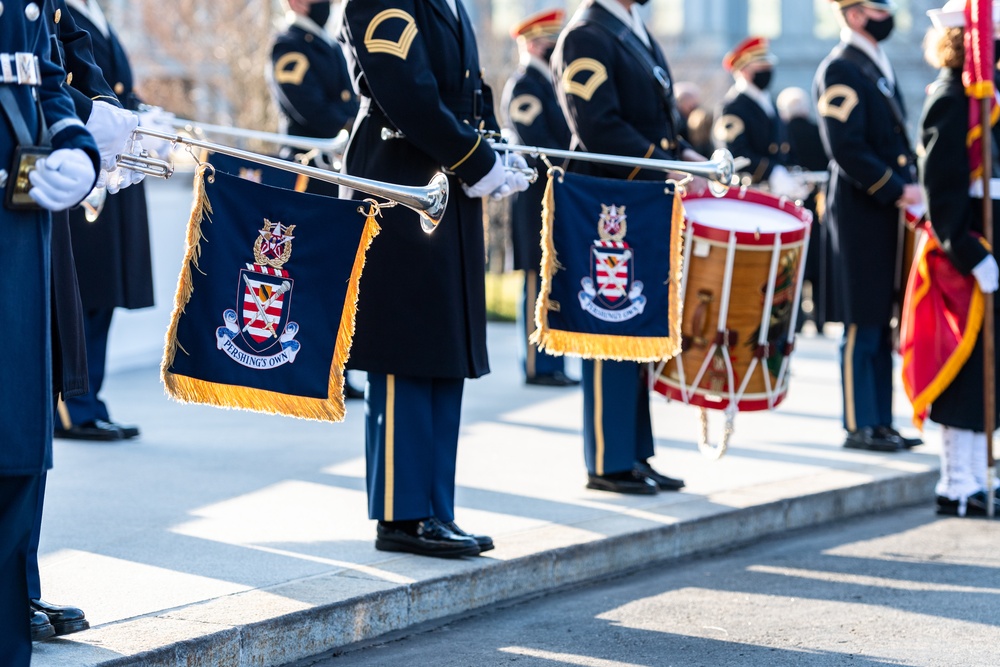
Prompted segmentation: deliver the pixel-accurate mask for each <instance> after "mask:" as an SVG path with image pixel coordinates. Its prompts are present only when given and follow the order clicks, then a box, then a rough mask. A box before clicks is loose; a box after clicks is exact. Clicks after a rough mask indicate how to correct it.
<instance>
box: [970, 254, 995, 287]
mask: <svg viewBox="0 0 1000 667" xmlns="http://www.w3.org/2000/svg"><path fill="white" fill-rule="evenodd" d="M972 275H973V276H975V278H976V282H977V283H979V289H981V290H982V291H983V294H993V292H996V291H997V287H1000V267H998V266H997V261H996V259H994V258H993V255H986V257H984V258H983V261H981V262H979V264H976V265H975V266H974V267H973V268H972Z"/></svg>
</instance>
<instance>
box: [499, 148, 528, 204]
mask: <svg viewBox="0 0 1000 667" xmlns="http://www.w3.org/2000/svg"><path fill="white" fill-rule="evenodd" d="M503 162H504V169H505V172H506V173H505V174H504V182H503V185H501V186H500V187H498V188H497V189H496V190H494V191H493V192H491V193H490V196H491V197H493V199H496V200H498V201H499V200H500V199H503V198H504V197H507V196H510V195H512V194H514V193H515V192H524V191H525V190H527V189H528V186H529V185H531V183H529V182H528V177H527V176H525V175H524V173H523V172H522V171H521V170H522V169H527V168H528V163H527V162H525V161H524V158H523V157H521V156H520V155H518V154H517V153H506V154H505V159H504V160H503Z"/></svg>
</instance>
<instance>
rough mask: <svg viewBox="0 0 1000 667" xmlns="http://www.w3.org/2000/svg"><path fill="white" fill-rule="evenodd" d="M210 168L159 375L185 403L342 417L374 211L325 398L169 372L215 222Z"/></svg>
mask: <svg viewBox="0 0 1000 667" xmlns="http://www.w3.org/2000/svg"><path fill="white" fill-rule="evenodd" d="M208 169H211V167H208ZM205 170H206V167H201V168H199V169H198V171H197V173H196V174H195V195H194V204H193V206H192V209H191V218H190V220H189V221H188V234H187V251H186V253H185V256H184V264H183V266H182V267H181V273H180V277H179V278H178V281H177V293H176V295H175V297H174V310H173V313H172V314H171V318H170V325H169V327H168V328H167V336H166V346H165V349H164V354H163V363H162V365H161V367H160V377H161V380H162V382H163V385H164V387H165V389H166V392H167V395H168V396H170V397H171V398H173V399H174V400H176V401H178V402H180V403H202V404H206V405H214V406H216V407H220V408H235V409H240V410H249V411H252V412H262V413H266V414H280V415H286V416H290V417H298V418H300V419H312V420H316V421H331V422H339V421H343V420H344V416H345V414H346V409H345V407H344V366H345V365H346V364H347V360H348V358H349V356H350V349H351V343H352V341H353V339H354V326H355V313H356V311H357V305H358V296H359V284H360V281H361V272H362V270H363V269H364V266H365V257H366V254H367V252H368V248H369V246H371V243H372V240H373V239H374V238H375V237H376V236H378V234H379V232H380V231H381V227H379V225H378V223H377V222H375V218H374V217H373V215H369V216H368V217H367V219H366V220H365V228H364V232H363V233H362V237H361V243H360V244H359V245H358V252H357V254H356V255H355V257H354V266H353V267H352V269H351V277H350V284H349V285H348V288H347V296H346V298H345V299H344V309H343V312H342V314H341V318H340V328H339V329H338V331H337V343H336V346H335V348H334V356H333V360H332V362H331V364H330V379H329V384H328V397H327V398H326V399H318V398H306V397H303V396H289V395H287V394H279V393H277V392H273V391H266V390H263V389H253V388H250V387H240V386H235V385H224V384H218V383H214V382H206V381H204V380H197V379H194V378H191V377H187V376H184V375H176V374H174V373H171V372H170V370H169V369H170V367H171V366H172V365H173V361H174V357H175V355H176V354H177V350H178V349H180V350H181V351H182V352H183V348H181V347H180V344H179V343H178V341H177V325H178V322H179V321H180V317H181V314H182V313H183V312H184V308H185V306H187V304H188V302H189V301H190V299H191V294H192V292H193V291H194V287H193V285H192V281H191V271H192V268H193V269H197V268H198V258H199V257H200V256H201V241H202V239H203V238H204V233H203V232H202V229H201V227H202V224H203V223H204V222H206V221H207V222H208V223H209V224H211V222H212V219H211V213H212V206H211V203H210V202H209V200H208V197H207V196H206V193H205V179H206V178H208V179H211V178H212V177H211V175H209V176H206V175H205ZM375 210H376V209H374V208H373V209H372V210H371V213H372V214H374V213H375Z"/></svg>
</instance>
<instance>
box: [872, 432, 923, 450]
mask: <svg viewBox="0 0 1000 667" xmlns="http://www.w3.org/2000/svg"><path fill="white" fill-rule="evenodd" d="M875 435H877V436H879V437H880V438H884V437H887V436H894V437H896V438H899V439H900V440H901V441H902V443H903V447H905V448H906V449H913V448H914V447H917V446H919V445H922V444H924V441H923V440H921V439H920V438H904V437H903V436H902V435H900V433H899V431H897V430H896V429H894V428H893V427H891V426H876V427H875Z"/></svg>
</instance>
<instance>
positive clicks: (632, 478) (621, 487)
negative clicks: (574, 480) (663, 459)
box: [587, 470, 656, 496]
mask: <svg viewBox="0 0 1000 667" xmlns="http://www.w3.org/2000/svg"><path fill="white" fill-rule="evenodd" d="M587 488H588V489H597V490H598V491H611V492H613V493H631V494H636V495H642V496H651V495H654V494H655V493H656V482H654V481H653V480H651V479H650V478H649V477H647V476H646V475H643V474H642V473H640V472H637V471H635V470H626V471H625V472H616V473H612V474H610V475H588V476H587Z"/></svg>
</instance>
